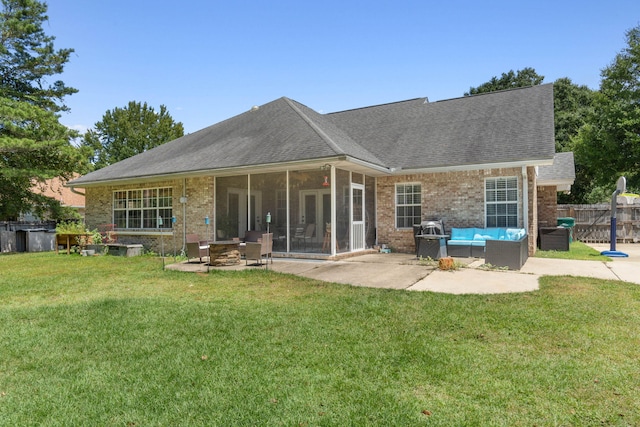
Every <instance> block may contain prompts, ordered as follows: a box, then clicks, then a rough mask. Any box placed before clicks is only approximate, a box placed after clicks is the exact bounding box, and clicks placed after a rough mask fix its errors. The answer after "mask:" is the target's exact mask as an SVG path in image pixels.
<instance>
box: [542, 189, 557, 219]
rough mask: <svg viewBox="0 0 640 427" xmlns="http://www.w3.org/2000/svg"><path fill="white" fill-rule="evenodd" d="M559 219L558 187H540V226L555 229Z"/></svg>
mask: <svg viewBox="0 0 640 427" xmlns="http://www.w3.org/2000/svg"><path fill="white" fill-rule="evenodd" d="M557 218H558V192H557V191H556V187H554V186H548V187H538V224H539V225H540V227H555V226H556V224H557Z"/></svg>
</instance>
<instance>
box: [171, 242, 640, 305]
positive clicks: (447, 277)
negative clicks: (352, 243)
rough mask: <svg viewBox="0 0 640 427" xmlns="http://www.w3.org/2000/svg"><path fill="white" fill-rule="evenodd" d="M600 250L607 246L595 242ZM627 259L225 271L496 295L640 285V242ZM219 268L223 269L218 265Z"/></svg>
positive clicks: (193, 266) (371, 263) (287, 265)
mask: <svg viewBox="0 0 640 427" xmlns="http://www.w3.org/2000/svg"><path fill="white" fill-rule="evenodd" d="M591 246H592V247H593V248H595V249H596V250H598V251H603V250H608V249H609V246H608V245H591ZM617 249H618V250H619V251H622V252H625V253H627V254H629V257H628V258H613V260H612V261H610V262H602V261H576V260H562V259H548V258H535V257H533V258H531V257H530V258H529V259H528V260H527V262H526V263H525V265H524V266H523V268H522V269H521V270H520V271H494V270H486V269H484V268H482V265H483V264H484V260H482V259H472V258H469V259H468V258H456V260H457V261H459V262H461V263H463V264H465V265H466V266H467V268H462V269H459V270H456V271H441V270H438V269H437V268H436V267H435V265H433V264H429V263H427V262H426V261H419V260H417V259H416V257H415V256H413V255H410V254H379V253H376V254H368V255H362V256H356V257H352V258H348V259H344V260H340V261H319V260H297V259H290V258H275V260H274V262H273V264H268V266H266V265H265V264H263V265H262V266H255V265H251V264H250V265H249V266H246V265H245V263H244V262H242V263H241V264H240V265H237V266H232V267H219V268H220V269H223V270H238V269H256V268H263V269H264V268H268V269H270V270H273V271H277V272H281V273H289V274H295V275H298V276H303V277H308V278H312V279H318V280H324V281H327V282H335V283H343V284H349V285H354V286H366V287H374V288H386V289H405V290H410V291H431V292H443V293H451V294H495V293H507V292H528V291H534V290H536V289H538V288H539V281H538V279H539V278H540V277H541V276H547V275H553V276H559V275H568V276H587V277H595V278H599V279H607V280H622V281H626V282H631V283H636V284H640V244H618V245H617ZM166 268H167V269H171V270H180V271H193V272H196V271H200V272H205V271H207V270H208V269H213V267H208V266H207V265H206V264H198V263H187V262H182V263H175V264H170V265H168V266H167V267H166ZM217 268H218V267H217Z"/></svg>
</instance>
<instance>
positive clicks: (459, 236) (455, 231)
mask: <svg viewBox="0 0 640 427" xmlns="http://www.w3.org/2000/svg"><path fill="white" fill-rule="evenodd" d="M474 230H475V229H473V228H452V229H451V240H473V234H474Z"/></svg>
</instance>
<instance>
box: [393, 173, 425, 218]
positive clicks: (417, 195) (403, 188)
mask: <svg viewBox="0 0 640 427" xmlns="http://www.w3.org/2000/svg"><path fill="white" fill-rule="evenodd" d="M421 220H422V186H421V185H420V184H415V183H414V184H396V227H397V228H411V227H413V225H414V224H420V221H421Z"/></svg>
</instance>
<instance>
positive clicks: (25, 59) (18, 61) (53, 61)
mask: <svg viewBox="0 0 640 427" xmlns="http://www.w3.org/2000/svg"><path fill="white" fill-rule="evenodd" d="M46 13H47V5H46V3H43V2H39V1H36V0H2V12H1V13H0V96H3V97H7V98H10V99H16V100H22V101H27V102H29V103H31V104H34V105H37V106H39V107H42V108H44V109H46V110H48V111H54V112H57V111H66V110H67V107H66V105H65V104H64V97H65V96H67V95H71V94H73V93H75V92H77V89H74V88H71V87H67V86H65V84H64V83H63V82H62V81H60V80H55V81H53V82H51V81H49V79H50V77H51V76H55V75H58V74H61V73H62V72H63V70H64V65H65V64H66V63H67V62H68V61H69V56H70V55H71V53H72V52H73V49H58V50H56V49H55V48H54V44H53V42H54V40H55V37H53V36H49V35H47V34H45V32H44V30H43V28H42V25H43V24H44V23H45V22H46V21H47V20H48V19H49V18H48V16H47V15H46Z"/></svg>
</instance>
